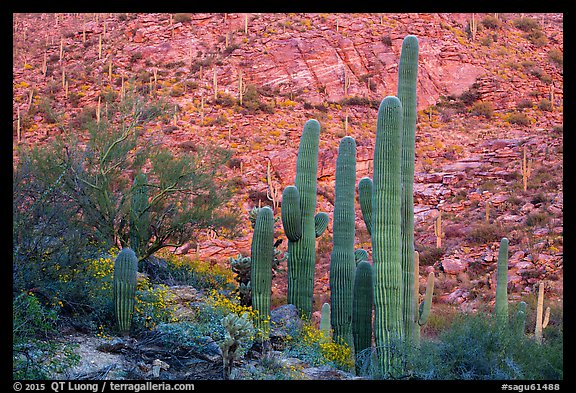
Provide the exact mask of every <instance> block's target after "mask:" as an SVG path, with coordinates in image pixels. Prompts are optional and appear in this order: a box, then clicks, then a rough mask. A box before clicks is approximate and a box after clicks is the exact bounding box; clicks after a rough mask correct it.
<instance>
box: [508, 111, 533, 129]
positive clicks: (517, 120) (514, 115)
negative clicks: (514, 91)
mask: <svg viewBox="0 0 576 393" xmlns="http://www.w3.org/2000/svg"><path fill="white" fill-rule="evenodd" d="M505 120H506V121H507V122H508V123H510V124H518V125H521V126H527V125H530V118H529V117H528V116H526V115H525V114H524V113H522V112H511V113H508V114H507V115H506V116H505Z"/></svg>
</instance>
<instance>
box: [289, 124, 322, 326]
mask: <svg viewBox="0 0 576 393" xmlns="http://www.w3.org/2000/svg"><path fill="white" fill-rule="evenodd" d="M319 139H320V123H318V121H317V120H313V119H312V120H308V121H307V122H306V124H305V125H304V129H303V131H302V137H301V139H300V146H299V148H298V159H297V161H296V180H295V182H294V183H295V184H294V185H293V186H288V187H286V188H285V189H284V192H283V193H282V210H281V213H282V225H283V227H284V232H285V234H286V237H287V238H288V303H291V304H294V305H295V306H296V308H298V310H299V311H300V313H301V315H303V316H305V317H308V318H310V317H311V315H312V299H313V292H314V266H315V264H316V238H317V237H319V236H320V235H322V233H323V232H324V230H325V229H326V227H327V225H328V215H327V214H326V213H324V212H320V213H318V214H316V216H315V215H314V212H315V210H316V191H317V184H316V180H317V177H318V144H319Z"/></svg>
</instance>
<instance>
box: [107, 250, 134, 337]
mask: <svg viewBox="0 0 576 393" xmlns="http://www.w3.org/2000/svg"><path fill="white" fill-rule="evenodd" d="M137 272H138V258H137V257H136V254H135V253H134V251H133V250H132V249H130V248H123V249H122V250H121V251H120V252H119V253H118V256H117V257H116V260H115V261H114V281H113V291H114V305H115V308H114V309H115V312H116V321H117V323H118V330H119V331H120V332H121V333H122V334H127V333H128V332H129V331H130V325H131V323H132V313H133V312H134V297H135V294H136V274H137Z"/></svg>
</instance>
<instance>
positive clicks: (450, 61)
mask: <svg viewBox="0 0 576 393" xmlns="http://www.w3.org/2000/svg"><path fill="white" fill-rule="evenodd" d="M474 17H475V18H476V19H475V20H476V21H477V22H478V21H482V20H484V19H485V18H487V17H492V18H494V19H495V18H496V17H497V21H498V26H497V27H490V26H489V25H488V24H482V23H480V25H479V28H478V32H477V33H476V34H475V35H474V36H472V34H471V33H469V31H470V28H469V24H470V22H471V21H472V14H448V13H440V14H422V13H420V14H416V13H410V14H300V13H290V14H156V13H154V14H98V15H95V14H16V15H15V16H14V23H13V31H14V37H13V47H14V50H13V60H14V63H13V64H14V65H13V93H14V94H13V103H14V109H13V115H14V147H15V149H16V146H17V145H18V144H38V143H43V142H44V141H47V140H50V139H51V138H53V137H54V136H55V135H57V134H59V133H60V132H62V131H61V128H60V124H59V123H58V122H55V121H54V120H53V118H52V113H53V112H65V113H66V117H65V118H64V120H63V121H64V122H65V123H70V122H73V120H74V119H78V118H80V117H81V115H82V113H83V112H85V111H86V110H87V109H91V110H92V111H94V110H95V108H96V106H97V102H98V97H102V96H103V95H105V94H110V92H116V93H118V92H119V91H120V89H121V84H122V81H129V80H130V81H132V82H131V83H134V84H135V85H136V86H149V87H150V89H151V90H152V93H151V94H156V95H157V97H162V98H165V99H167V100H169V101H170V102H171V104H172V106H173V107H174V108H176V110H175V112H174V113H170V114H167V115H166V116H165V118H164V119H163V120H162V121H159V122H157V123H156V122H154V123H150V124H147V125H146V127H145V129H144V132H143V134H144V137H145V138H156V139H158V140H160V141H161V142H162V143H164V144H165V145H167V146H170V147H171V148H173V149H174V150H175V151H180V150H185V149H188V148H190V147H191V146H194V145H195V144H200V143H207V144H211V143H212V144H217V145H220V146H223V147H226V148H229V149H232V150H233V152H234V159H235V160H236V161H235V162H236V163H238V165H234V166H231V168H230V169H229V174H230V176H231V177H232V178H235V179H237V183H238V184H239V187H238V192H237V194H236V196H235V199H234V203H235V204H237V206H239V207H241V209H242V210H243V211H245V212H246V213H247V212H248V211H249V210H250V209H251V208H252V207H253V206H255V205H258V203H259V202H260V203H264V204H270V205H273V204H274V202H279V201H278V200H277V199H278V198H279V195H281V191H282V190H283V189H284V187H286V186H287V185H290V184H292V182H293V181H294V176H295V161H296V155H297V149H298V141H299V136H300V132H301V129H302V126H303V124H304V123H305V121H306V120H308V119H310V118H316V119H318V120H319V121H320V123H321V124H322V129H323V132H322V134H321V142H320V156H319V160H320V163H319V175H318V193H319V196H318V210H319V211H326V212H328V213H329V214H330V215H331V214H332V211H333V200H334V173H335V162H336V152H337V147H338V143H339V140H340V139H341V138H342V137H343V136H344V135H351V136H353V137H354V138H355V139H356V141H357V145H358V157H357V160H358V164H357V168H358V172H357V179H358V180H359V179H360V178H361V177H362V176H371V172H372V153H373V146H374V138H375V133H374V132H375V123H376V121H375V119H376V110H377V103H378V102H379V101H380V100H381V99H382V98H383V97H385V96H386V95H389V94H395V90H396V75H397V67H398V57H399V53H400V47H401V41H402V39H403V37H404V36H405V35H406V34H415V35H417V36H418V38H419V41H420V70H419V85H418V93H419V95H418V109H419V113H418V125H417V134H416V175H415V185H414V193H415V194H414V199H415V216H416V226H415V231H416V232H415V242H416V248H417V249H418V251H419V252H420V255H421V265H422V266H421V269H420V273H421V287H422V290H423V286H424V285H425V277H426V276H427V273H428V271H434V272H435V274H436V278H437V280H436V283H437V284H436V289H435V304H445V305H450V306H454V307H457V308H459V309H461V310H474V309H476V308H478V307H479V306H480V305H482V304H490V303H491V302H492V301H493V299H494V291H495V267H496V257H497V253H498V245H499V240H500V238H501V237H502V236H506V237H508V238H509V239H510V250H509V255H510V263H509V265H510V272H509V292H510V297H511V299H512V300H517V299H520V298H521V297H525V296H530V295H531V294H533V293H534V292H535V288H536V285H537V284H538V283H539V282H541V281H545V283H546V296H547V299H550V300H551V301H557V302H561V300H562V298H563V285H562V279H563V135H562V133H563V131H562V127H563V68H562V65H561V61H560V63H559V62H558V61H557V60H554V59H557V58H558V53H560V54H561V53H562V52H563V26H562V14H522V15H521V14H498V15H494V14H475V15H474ZM523 17H524V18H530V19H532V20H534V21H537V23H538V25H539V26H540V29H539V30H538V31H539V32H540V33H539V34H540V35H539V36H538V35H536V34H535V33H534V32H532V36H531V35H530V33H529V32H527V31H524V30H522V29H521V28H520V27H519V25H518V24H517V23H516V22H517V21H518V19H519V18H523ZM542 36H544V37H545V38H542ZM535 37H536V38H535ZM538 38H540V41H538V40H537V39H538ZM44 64H46V65H44ZM240 77H241V78H242V81H243V86H244V88H246V86H248V85H252V87H254V88H256V90H257V92H258V94H257V101H258V105H260V106H259V107H257V108H256V109H254V108H248V107H246V106H244V107H239V106H237V105H235V106H229V105H225V103H224V102H223V100H222V98H223V97H232V98H233V99H234V100H236V99H238V98H239V96H240V94H239V92H240V89H239V86H240V85H239V81H240ZM214 80H216V85H215V84H214ZM215 91H216V92H217V94H218V98H219V99H218V100H216V99H215V98H214V92H215ZM242 91H243V93H244V94H246V92H247V90H242ZM470 97H472V98H470ZM467 99H468V101H467ZM374 103H376V104H374ZM479 103H488V104H489V105H488V109H489V112H490V113H487V112H486V107H482V106H481V105H478V104H479ZM270 108H272V109H270ZM482 108H484V111H483V110H482ZM518 114H520V115H521V116H522V119H523V120H522V119H521V120H522V121H515V120H514V118H513V115H518ZM19 116H20V127H21V136H20V140H18V130H17V123H18V120H17V119H18V117H19ZM77 131H78V132H81V131H82V130H81V129H79V130H77ZM15 152H16V150H15ZM524 154H526V162H527V166H528V167H529V169H530V171H529V173H525V174H526V175H527V176H526V189H524V184H523V170H522V161H523V157H524ZM15 160H17V153H15ZM268 164H269V165H270V168H271V183H268V181H267V179H266V174H267V166H268ZM270 191H271V194H273V195H277V196H276V197H275V198H270V199H275V201H272V200H270V199H269V198H267V197H266V194H267V192H270ZM274 192H276V193H278V194H274ZM276 213H277V214H279V209H278V208H276ZM440 214H441V217H442V225H443V234H442V237H441V239H440V247H437V245H438V244H437V237H436V235H435V233H434V223H435V221H436V219H437V217H438V215H440ZM246 224H247V225H246V230H244V231H243V234H242V235H241V236H240V237H239V238H235V239H224V238H218V237H215V236H212V235H211V234H206V236H204V237H202V238H199V239H194V240H193V241H192V242H191V244H189V245H186V246H185V247H183V248H180V249H178V250H175V251H176V252H177V253H187V254H190V255H192V256H194V257H198V258H200V259H203V260H211V261H215V262H216V263H220V264H227V261H228V258H229V257H230V256H236V255H237V254H238V253H242V254H244V255H249V250H250V241H251V234H250V231H249V226H248V218H247V214H246ZM330 229H331V228H329V230H328V234H325V235H324V236H323V238H321V239H320V240H319V242H318V263H317V268H316V284H315V285H316V288H315V307H316V309H317V310H319V308H320V306H321V304H322V303H323V302H324V301H326V300H327V299H329V295H330V294H329V282H328V275H329V257H330V251H331V233H330ZM278 236H282V230H281V228H278ZM196 244H197V246H196ZM285 246H286V244H285V243H284V244H283V247H285ZM357 246H358V247H364V248H366V249H368V251H370V248H369V238H368V235H367V232H366V229H365V226H364V224H363V222H362V219H361V213H360V210H359V207H358V210H357ZM273 286H274V288H273V296H274V299H275V300H274V302H275V304H276V305H280V304H284V303H285V298H286V277H285V275H282V274H279V275H278V276H277V277H276V278H275V280H274V283H273ZM84 340H85V343H84V344H85V347H86V348H90V347H95V346H96V345H97V343H96V342H95V341H94V340H95V339H84ZM101 356H103V357H105V358H106V359H107V360H113V358H114V356H117V354H114V353H113V352H112V353H103V355H101ZM108 357H110V358H109V359H108ZM149 360H151V361H153V360H154V359H149ZM96 371H97V372H102V369H101V368H100V369H98V370H96ZM96 371H95V370H92V369H90V368H87V369H86V370H84V371H83V372H84V373H90V372H96ZM109 372H111V373H112V372H113V369H110V370H109Z"/></svg>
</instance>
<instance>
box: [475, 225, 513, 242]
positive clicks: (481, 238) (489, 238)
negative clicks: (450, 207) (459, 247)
mask: <svg viewBox="0 0 576 393" xmlns="http://www.w3.org/2000/svg"><path fill="white" fill-rule="evenodd" d="M504 236H506V229H505V228H503V227H502V226H501V225H498V224H492V223H490V224H486V223H484V222H482V223H475V224H473V225H472V226H471V227H470V229H469V230H468V234H467V235H466V239H467V240H468V241H470V242H472V243H476V244H485V243H492V242H499V241H500V240H501V239H502V238H503V237H504Z"/></svg>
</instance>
